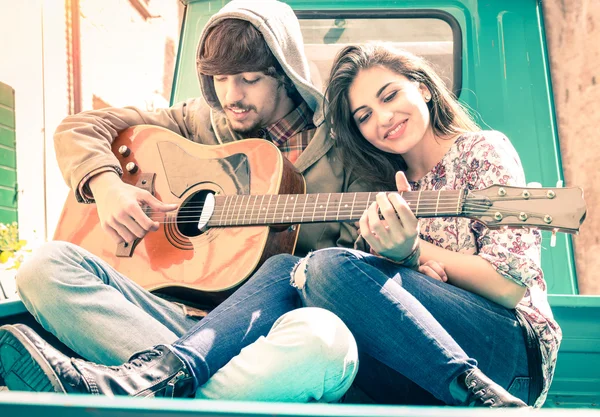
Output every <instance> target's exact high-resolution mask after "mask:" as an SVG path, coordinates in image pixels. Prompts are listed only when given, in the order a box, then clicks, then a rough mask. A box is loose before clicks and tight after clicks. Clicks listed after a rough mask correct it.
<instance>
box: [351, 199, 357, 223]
mask: <svg viewBox="0 0 600 417" xmlns="http://www.w3.org/2000/svg"><path fill="white" fill-rule="evenodd" d="M356 194H358V193H354V198H353V199H352V206H351V208H350V219H353V217H352V213H354V203H355V202H356Z"/></svg>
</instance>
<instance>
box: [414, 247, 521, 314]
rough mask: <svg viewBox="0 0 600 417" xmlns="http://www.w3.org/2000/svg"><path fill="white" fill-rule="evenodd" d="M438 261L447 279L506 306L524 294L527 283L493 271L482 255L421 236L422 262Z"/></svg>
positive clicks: (514, 302) (510, 306) (517, 301)
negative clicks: (458, 249)
mask: <svg viewBox="0 0 600 417" xmlns="http://www.w3.org/2000/svg"><path fill="white" fill-rule="evenodd" d="M430 260H433V261H437V262H441V263H443V264H444V269H445V271H446V275H447V277H448V282H449V283H450V284H452V285H455V286H457V287H460V288H462V289H465V290H467V291H470V292H472V293H475V294H478V295H481V296H482V297H485V298H487V299H488V300H491V301H494V302H495V303H498V304H500V305H501V306H503V307H506V308H515V307H516V306H517V304H519V301H521V299H522V298H523V295H525V291H526V287H524V286H522V285H519V284H517V283H516V282H515V281H512V280H509V279H507V278H505V277H504V276H502V275H500V274H499V273H498V272H496V269H495V268H494V267H493V266H492V265H491V264H490V263H489V262H488V261H486V260H485V259H483V258H481V257H480V256H477V255H467V254H463V253H458V252H453V251H450V250H447V249H442V248H440V247H438V246H436V245H434V244H431V243H429V242H425V241H423V240H421V257H420V261H421V263H425V262H427V261H430Z"/></svg>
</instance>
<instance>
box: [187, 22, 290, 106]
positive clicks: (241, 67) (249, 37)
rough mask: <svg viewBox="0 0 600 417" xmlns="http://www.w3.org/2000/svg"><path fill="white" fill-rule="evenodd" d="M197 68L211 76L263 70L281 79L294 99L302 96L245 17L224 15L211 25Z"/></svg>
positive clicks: (259, 34)
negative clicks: (222, 18)
mask: <svg viewBox="0 0 600 417" xmlns="http://www.w3.org/2000/svg"><path fill="white" fill-rule="evenodd" d="M198 71H199V72H200V73H201V74H204V75H209V76H215V75H219V74H220V75H232V74H239V73H242V72H262V73H264V74H266V75H269V76H271V77H273V78H275V79H277V80H278V81H279V82H281V83H282V84H283V85H284V87H285V89H286V92H287V94H288V96H289V97H290V98H292V99H293V100H294V101H297V99H301V97H300V95H299V93H298V91H297V90H296V87H295V85H294V83H293V82H292V80H290V79H289V77H288V76H287V75H286V74H285V72H284V71H283V68H282V67H281V65H280V64H279V62H278V61H277V59H276V58H275V56H274V55H273V53H272V52H271V50H270V49H269V46H268V45H267V43H266V42H265V39H264V38H263V36H262V34H261V33H260V32H259V31H258V29H256V28H255V27H254V26H253V25H252V23H250V22H248V21H246V20H240V19H224V20H222V21H220V22H219V23H217V24H215V25H214V26H213V27H212V28H210V29H209V31H208V33H207V34H206V37H205V38H204V43H203V45H202V46H201V48H200V52H199V57H198Z"/></svg>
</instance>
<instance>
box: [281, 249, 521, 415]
mask: <svg viewBox="0 0 600 417" xmlns="http://www.w3.org/2000/svg"><path fill="white" fill-rule="evenodd" d="M292 278H293V283H294V285H295V286H296V287H297V289H298V290H299V291H300V294H301V298H302V300H303V303H304V305H306V306H313V307H321V308H325V309H327V310H330V311H332V312H333V313H335V314H336V315H337V316H338V317H340V318H341V319H342V321H344V323H345V324H346V325H347V326H348V328H349V329H350V331H351V332H352V333H353V334H354V337H355V338H356V342H357V344H358V349H359V352H360V358H361V362H360V365H359V372H358V376H357V379H356V381H355V384H357V385H358V386H359V387H360V388H361V389H362V390H363V391H364V392H366V393H367V395H369V396H370V397H371V398H372V399H374V400H375V401H376V402H378V403H404V404H411V403H412V404H415V403H416V404H436V403H439V402H440V401H441V402H443V403H446V404H456V399H455V398H453V397H452V395H451V394H450V391H449V387H450V383H451V382H452V381H453V380H454V379H455V378H456V377H457V376H458V375H459V374H461V373H463V372H465V371H467V370H469V369H471V368H473V367H475V366H477V367H478V368H479V369H481V370H482V371H483V372H484V373H485V374H486V375H488V376H489V377H490V378H492V380H494V381H495V382H496V383H498V384H500V385H501V386H503V387H504V388H507V389H509V391H511V393H513V395H516V396H518V397H520V398H521V399H523V400H524V401H527V399H528V398H527V397H528V383H527V382H528V376H529V372H528V367H527V355H526V350H525V341H524V337H523V333H522V330H521V328H520V326H519V324H518V321H517V319H516V317H515V313H514V311H512V310H509V309H506V308H504V307H502V306H500V305H498V304H496V303H494V302H492V301H489V300H487V299H485V298H483V297H480V296H478V295H476V294H473V293H471V292H469V291H466V290H463V289H461V288H458V287H455V286H453V285H450V284H447V283H443V282H440V281H437V280H434V279H432V278H429V277H427V276H425V275H423V274H421V273H419V272H416V271H413V270H411V269H407V268H404V267H402V266H399V265H397V264H394V263H392V262H389V261H387V260H385V259H382V258H379V257H377V256H374V255H371V254H367V253H364V252H361V251H356V250H350V249H339V248H331V249H323V250H320V251H317V252H314V253H312V254H311V255H309V256H308V257H306V258H305V259H304V260H303V261H302V262H301V263H300V264H299V265H298V266H297V267H296V269H295V271H294V273H293V277H292Z"/></svg>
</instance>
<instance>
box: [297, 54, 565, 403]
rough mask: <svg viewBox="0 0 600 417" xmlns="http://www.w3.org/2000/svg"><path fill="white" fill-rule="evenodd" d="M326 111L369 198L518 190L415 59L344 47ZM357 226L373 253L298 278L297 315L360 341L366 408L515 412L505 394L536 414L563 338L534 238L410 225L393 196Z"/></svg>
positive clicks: (518, 174)
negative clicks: (335, 326)
mask: <svg viewBox="0 0 600 417" xmlns="http://www.w3.org/2000/svg"><path fill="white" fill-rule="evenodd" d="M327 98H328V100H329V103H330V104H329V114H330V119H331V124H332V126H333V131H334V133H335V137H336V140H337V142H338V144H339V146H340V148H341V150H342V154H343V158H344V160H345V161H344V162H345V164H346V166H351V167H353V169H354V170H355V174H356V175H358V176H359V177H362V178H363V180H364V182H365V183H367V184H368V185H369V187H370V188H371V189H373V190H392V189H394V188H397V189H398V191H408V190H413V191H418V190H456V189H464V188H466V189H468V190H476V189H480V188H485V187H487V186H489V185H492V184H504V185H519V186H524V185H525V178H524V174H523V169H522V167H521V163H520V160H519V157H518V155H517V153H516V152H515V150H514V148H513V147H512V145H511V143H510V142H509V140H508V139H507V138H506V137H505V136H504V135H502V134H501V133H499V132H495V131H481V130H479V129H478V128H477V126H476V124H475V123H474V122H473V120H472V119H471V118H470V117H469V116H468V114H467V112H466V111H465V110H464V109H463V108H462V107H461V105H460V104H459V103H458V102H457V101H456V99H455V98H454V97H453V96H452V94H451V93H450V92H449V91H448V89H447V88H446V87H445V85H444V83H443V82H442V80H441V79H440V78H439V77H438V76H437V75H436V74H435V72H434V71H433V70H432V69H431V67H430V66H429V65H428V64H427V63H426V62H425V61H424V60H423V59H420V58H418V57H416V56H414V55H412V54H409V53H406V52H402V51H397V50H393V49H391V48H390V47H388V46H386V45H384V44H367V45H362V46H349V47H346V48H345V49H343V50H342V51H341V52H340V53H339V55H338V56H337V58H336V60H335V62H334V64H333V68H332V71H331V76H330V81H329V87H328V90H327ZM394 178H395V184H394ZM420 203H421V209H423V207H426V206H427V204H429V205H430V207H432V206H433V204H437V203H436V202H435V201H421V202H420ZM380 214H381V215H382V216H381V217H380ZM359 224H360V234H361V236H362V238H363V239H364V240H365V241H366V243H367V244H368V245H369V246H370V253H365V252H360V251H356V250H351V249H342V248H332V249H324V250H320V251H317V252H314V253H312V254H311V255H309V256H308V257H306V258H305V259H304V260H303V261H302V262H301V263H300V264H299V266H298V267H297V268H296V270H295V272H294V276H293V278H294V283H295V285H296V286H297V287H298V289H299V290H300V291H301V296H302V298H303V301H304V303H305V305H308V306H318V307H323V308H326V309H328V310H330V311H332V312H334V313H335V314H336V315H338V316H339V317H340V318H341V319H342V320H343V321H344V322H345V323H346V325H347V326H348V327H349V328H350V330H351V331H352V333H353V334H354V336H355V338H356V341H357V343H358V347H359V352H360V353H361V355H362V356H361V363H360V367H359V372H358V377H357V383H358V384H359V386H360V387H361V388H362V389H363V390H364V391H366V392H367V394H368V395H370V396H371V397H372V398H374V399H375V400H376V401H377V402H402V403H421V404H423V403H438V402H440V401H441V402H443V403H446V404H465V403H466V402H469V401H471V400H475V402H478V403H479V404H482V403H483V404H484V405H492V406H493V405H496V406H498V405H508V406H523V405H524V404H523V403H521V402H520V400H518V399H516V398H515V397H513V396H512V395H511V394H509V393H508V392H507V391H505V389H507V390H508V391H509V392H511V393H513V394H514V396H516V397H519V398H521V399H522V400H523V401H525V402H527V403H529V404H535V405H536V406H540V405H541V404H542V403H543V402H544V399H545V397H546V393H547V391H548V387H549V384H550V382H551V379H552V374H553V370H554V365H555V362H556V355H557V350H558V346H559V343H560V339H561V332H560V329H559V327H558V325H557V323H556V322H555V321H554V320H553V317H552V313H551V311H550V308H549V305H548V302H547V297H546V284H545V282H544V278H543V274H542V270H541V269H540V243H541V238H540V234H539V232H537V231H531V230H528V229H518V230H498V231H492V230H487V229H486V228H485V227H483V226H482V225H481V224H480V223H477V222H475V221H472V220H469V219H465V218H456V217H454V218H422V219H417V218H415V216H414V215H413V212H412V211H411V208H410V207H409V205H408V204H407V202H406V201H405V200H404V199H403V198H402V196H401V194H400V193H396V192H393V193H384V192H380V193H378V194H377V195H376V201H375V202H373V203H372V205H371V206H370V207H369V208H368V209H367V210H366V212H365V213H364V215H363V216H362V217H361V219H360V222H359ZM424 273H426V274H424ZM426 275H429V276H426ZM528 345H530V348H529V349H528V347H527V346H528ZM540 374H541V375H540ZM486 375H487V376H486ZM492 381H493V382H492ZM502 387H503V388H502Z"/></svg>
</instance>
